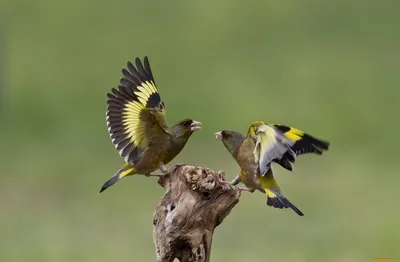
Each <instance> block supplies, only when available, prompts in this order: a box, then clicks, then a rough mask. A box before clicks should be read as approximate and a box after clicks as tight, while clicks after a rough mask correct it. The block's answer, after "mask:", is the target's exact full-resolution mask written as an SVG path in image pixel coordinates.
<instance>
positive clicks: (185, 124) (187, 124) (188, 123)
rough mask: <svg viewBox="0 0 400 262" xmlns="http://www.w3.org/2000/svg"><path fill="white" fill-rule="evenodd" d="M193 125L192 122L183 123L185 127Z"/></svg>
mask: <svg viewBox="0 0 400 262" xmlns="http://www.w3.org/2000/svg"><path fill="white" fill-rule="evenodd" d="M191 124H192V121H189V120H188V121H185V122H183V125H184V126H190V125H191Z"/></svg>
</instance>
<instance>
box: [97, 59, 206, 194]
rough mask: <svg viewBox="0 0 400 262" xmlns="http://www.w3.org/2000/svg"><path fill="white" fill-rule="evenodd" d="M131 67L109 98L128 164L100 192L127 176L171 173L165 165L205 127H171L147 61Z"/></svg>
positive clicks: (113, 133) (114, 131) (116, 139)
mask: <svg viewBox="0 0 400 262" xmlns="http://www.w3.org/2000/svg"><path fill="white" fill-rule="evenodd" d="M127 66H128V69H129V71H128V70H126V69H125V68H124V69H122V74H123V77H122V78H121V80H120V85H119V86H118V88H113V89H112V90H111V93H108V94H107V96H108V101H107V104H108V108H107V126H108V132H109V134H110V137H111V140H112V143H113V144H114V146H115V148H116V149H117V151H118V152H119V154H120V155H121V156H122V157H123V158H124V159H125V162H126V164H125V165H123V166H122V168H121V169H120V170H118V172H117V173H115V174H114V175H113V176H112V177H111V178H110V179H109V180H108V181H107V182H106V183H104V185H103V186H102V188H101V190H100V192H102V191H104V190H105V189H107V188H108V187H110V186H112V185H113V184H115V183H116V182H117V181H119V180H120V179H121V178H123V177H125V176H129V175H134V174H144V175H150V173H151V172H153V171H155V170H157V169H160V170H161V171H162V172H163V173H165V172H168V169H167V168H166V167H165V165H166V164H168V163H169V162H171V161H172V160H173V159H174V158H175V157H176V156H177V155H178V154H179V152H180V151H181V150H182V149H183V147H184V146H185V144H186V142H187V141H188V139H189V137H190V136H191V135H192V134H193V132H194V131H196V130H199V129H200V124H201V123H200V122H198V121H195V120H192V119H184V120H181V121H178V122H177V123H176V124H175V125H173V126H171V127H169V126H168V124H167V121H166V118H165V112H166V110H165V105H164V102H162V101H161V98H160V95H159V93H158V89H157V86H156V84H155V81H154V78H153V74H152V72H151V69H150V64H149V60H148V58H147V57H145V58H144V64H142V62H141V61H140V59H139V58H136V68H135V67H134V66H133V65H132V63H131V62H128V64H127ZM157 176H158V175H157Z"/></svg>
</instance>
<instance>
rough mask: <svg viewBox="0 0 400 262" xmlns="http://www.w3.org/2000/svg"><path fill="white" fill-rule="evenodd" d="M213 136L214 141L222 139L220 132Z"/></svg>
mask: <svg viewBox="0 0 400 262" xmlns="http://www.w3.org/2000/svg"><path fill="white" fill-rule="evenodd" d="M214 135H215V139H219V140H221V139H222V133H221V132H217V133H214Z"/></svg>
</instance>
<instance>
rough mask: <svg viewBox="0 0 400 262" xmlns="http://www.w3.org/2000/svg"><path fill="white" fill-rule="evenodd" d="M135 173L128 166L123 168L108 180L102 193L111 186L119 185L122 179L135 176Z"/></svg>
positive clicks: (102, 188)
mask: <svg viewBox="0 0 400 262" xmlns="http://www.w3.org/2000/svg"><path fill="white" fill-rule="evenodd" d="M134 173H135V169H134V168H133V167H130V166H128V165H125V166H123V167H122V168H121V169H120V170H118V171H117V173H115V174H114V175H113V176H112V177H111V178H110V179H109V180H107V181H106V182H105V183H104V184H103V186H102V187H101V189H100V193H101V192H103V191H104V190H106V189H107V188H109V187H110V186H112V185H114V184H115V183H117V182H118V181H119V180H120V179H121V178H123V177H125V176H128V175H133V174H134Z"/></svg>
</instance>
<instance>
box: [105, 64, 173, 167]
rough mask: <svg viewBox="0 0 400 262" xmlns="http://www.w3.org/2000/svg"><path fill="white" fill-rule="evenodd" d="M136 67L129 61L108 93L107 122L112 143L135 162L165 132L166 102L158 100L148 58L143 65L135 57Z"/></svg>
mask: <svg viewBox="0 0 400 262" xmlns="http://www.w3.org/2000/svg"><path fill="white" fill-rule="evenodd" d="M135 62H136V68H135V67H134V66H133V65H132V63H131V62H128V64H127V66H128V69H129V71H128V70H126V69H125V68H124V69H122V73H123V75H124V76H123V77H122V78H121V80H120V85H119V86H118V88H113V89H112V90H111V93H108V94H107V96H108V100H107V104H108V108H107V126H108V132H109V133H110V137H111V139H112V143H113V144H114V146H115V148H116V149H117V151H118V152H119V154H120V155H121V156H122V157H123V158H124V159H125V161H126V162H127V163H129V164H131V165H135V164H136V163H137V162H138V161H139V160H140V158H141V156H142V154H143V152H144V151H145V150H146V149H147V148H148V147H149V144H150V142H151V140H152V138H154V137H158V136H162V135H165V133H166V132H168V125H167V123H166V120H165V105H164V103H163V102H162V101H161V98H160V95H159V93H158V90H157V86H156V84H155V81H154V78H153V74H152V72H151V69H150V64H149V60H148V58H147V57H145V58H144V66H143V65H142V62H141V61H140V59H139V58H136V61H135Z"/></svg>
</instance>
